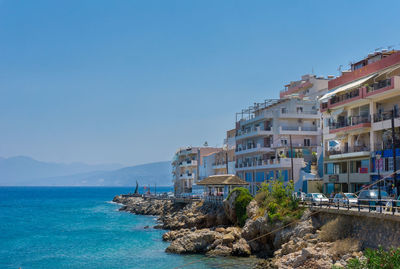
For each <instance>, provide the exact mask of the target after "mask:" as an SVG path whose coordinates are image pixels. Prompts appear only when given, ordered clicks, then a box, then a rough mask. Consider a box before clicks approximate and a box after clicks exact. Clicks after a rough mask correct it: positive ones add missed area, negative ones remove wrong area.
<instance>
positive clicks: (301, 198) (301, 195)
mask: <svg viewBox="0 0 400 269" xmlns="http://www.w3.org/2000/svg"><path fill="white" fill-rule="evenodd" d="M293 196H294V198H296V199H298V200H299V201H300V202H304V200H305V198H306V194H305V193H304V192H301V191H296V192H294V193H293Z"/></svg>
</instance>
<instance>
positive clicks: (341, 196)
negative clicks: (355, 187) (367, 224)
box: [333, 193, 357, 206]
mask: <svg viewBox="0 0 400 269" xmlns="http://www.w3.org/2000/svg"><path fill="white" fill-rule="evenodd" d="M333 203H334V204H335V205H336V206H349V205H350V206H356V205H357V195H355V194H354V193H337V194H336V195H335V197H334V198H333Z"/></svg>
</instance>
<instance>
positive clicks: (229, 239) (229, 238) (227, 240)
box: [222, 233, 235, 246]
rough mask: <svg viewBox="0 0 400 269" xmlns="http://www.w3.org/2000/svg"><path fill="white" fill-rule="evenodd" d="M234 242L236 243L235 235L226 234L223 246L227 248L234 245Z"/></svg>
mask: <svg viewBox="0 0 400 269" xmlns="http://www.w3.org/2000/svg"><path fill="white" fill-rule="evenodd" d="M233 241H235V236H233V234H231V233H229V234H225V235H224V236H223V237H222V244H224V245H225V246H230V245H232V243H233Z"/></svg>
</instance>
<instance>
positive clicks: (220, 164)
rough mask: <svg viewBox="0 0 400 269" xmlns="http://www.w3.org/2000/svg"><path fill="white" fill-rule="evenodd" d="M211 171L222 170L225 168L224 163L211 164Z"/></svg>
mask: <svg viewBox="0 0 400 269" xmlns="http://www.w3.org/2000/svg"><path fill="white" fill-rule="evenodd" d="M212 168H213V169H224V168H226V162H218V163H213V164H212Z"/></svg>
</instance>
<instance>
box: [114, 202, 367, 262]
mask: <svg viewBox="0 0 400 269" xmlns="http://www.w3.org/2000/svg"><path fill="white" fill-rule="evenodd" d="M113 201H114V202H117V203H121V204H122V205H123V206H122V207H121V208H120V209H119V210H120V211H127V212H131V213H134V214H138V215H155V216H157V217H158V224H157V225H156V226H155V227H154V228H157V229H165V230H168V231H167V232H166V233H165V234H164V235H163V240H165V241H168V242H170V245H169V246H168V247H167V249H166V251H167V252H169V253H177V254H192V253H201V254H205V255H208V256H239V257H249V256H253V255H254V256H256V257H259V258H260V260H259V263H258V265H257V266H256V268H332V266H333V265H335V266H337V267H344V266H346V264H347V261H348V260H349V259H351V258H353V257H360V256H362V252H361V251H360V244H359V243H357V240H354V239H343V240H325V239H324V236H321V232H322V231H321V224H319V223H318V222H315V221H313V219H312V217H311V214H310V212H308V211H306V212H305V213H304V214H303V216H302V218H301V219H300V220H299V221H298V222H297V223H295V224H293V225H291V226H288V227H285V226H284V224H283V223H271V222H269V221H268V215H267V214H265V215H264V216H258V215H257V212H258V211H259V210H258V206H257V202H256V201H254V200H253V201H252V202H251V203H250V204H249V205H248V207H247V215H248V219H247V221H246V223H245V225H244V227H243V228H240V227H238V225H237V223H235V219H236V216H235V213H234V206H233V201H232V200H227V201H224V206H221V205H220V206H216V205H214V204H210V203H203V202H193V203H190V204H187V205H184V204H175V203H173V202H172V201H170V200H157V199H145V198H141V197H122V196H116V197H115V198H114V200H113ZM322 229H323V228H322ZM325 237H326V236H325ZM346 240H347V241H346Z"/></svg>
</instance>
